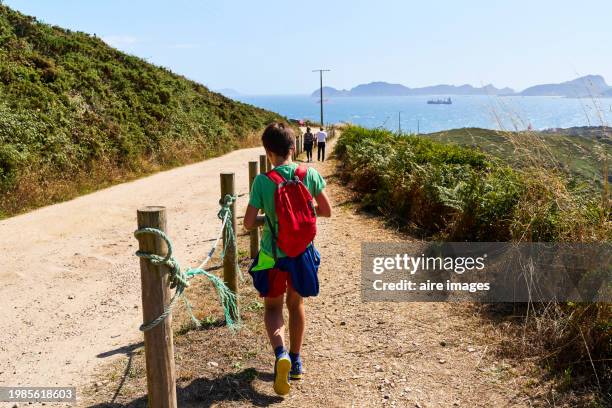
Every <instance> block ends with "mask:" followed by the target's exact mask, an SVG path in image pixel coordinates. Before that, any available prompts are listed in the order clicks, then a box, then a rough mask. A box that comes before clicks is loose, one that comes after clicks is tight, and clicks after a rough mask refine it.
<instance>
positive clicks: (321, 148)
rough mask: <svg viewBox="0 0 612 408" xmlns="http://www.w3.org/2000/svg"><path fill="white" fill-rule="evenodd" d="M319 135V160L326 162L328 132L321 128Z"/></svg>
mask: <svg viewBox="0 0 612 408" xmlns="http://www.w3.org/2000/svg"><path fill="white" fill-rule="evenodd" d="M320 129H321V130H319V132H318V133H317V160H319V161H325V142H326V141H327V132H325V130H323V127H321V128H320Z"/></svg>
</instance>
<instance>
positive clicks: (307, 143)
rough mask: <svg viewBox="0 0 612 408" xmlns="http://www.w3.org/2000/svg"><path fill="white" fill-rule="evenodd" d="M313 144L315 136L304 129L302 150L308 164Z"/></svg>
mask: <svg viewBox="0 0 612 408" xmlns="http://www.w3.org/2000/svg"><path fill="white" fill-rule="evenodd" d="M314 142H315V135H313V134H312V132H311V131H310V128H309V127H307V128H306V133H304V150H306V161H307V162H308V163H310V162H311V161H312V146H313V145H314Z"/></svg>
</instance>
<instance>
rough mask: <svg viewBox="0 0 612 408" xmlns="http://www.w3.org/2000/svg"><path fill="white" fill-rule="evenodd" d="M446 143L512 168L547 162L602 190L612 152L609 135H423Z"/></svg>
mask: <svg viewBox="0 0 612 408" xmlns="http://www.w3.org/2000/svg"><path fill="white" fill-rule="evenodd" d="M423 136H425V137H428V138H431V139H433V140H437V141H440V142H444V143H453V144H457V145H461V146H469V147H476V148H478V149H481V150H483V151H485V152H487V153H490V154H492V155H493V156H496V157H498V158H501V159H503V160H504V161H505V162H507V163H508V164H510V165H512V166H513V167H517V166H518V167H527V166H530V165H534V164H542V163H544V164H545V165H546V166H547V167H549V168H557V169H560V170H563V171H564V172H565V173H566V174H567V175H568V176H570V177H572V178H573V180H574V181H576V182H578V183H580V182H582V183H586V185H588V186H590V187H595V188H596V189H598V190H599V191H601V187H602V170H603V157H605V155H606V154H607V155H608V157H609V156H610V155H611V154H612V144H611V140H612V139H610V138H609V136H608V137H603V138H597V137H596V135H592V134H588V135H587V134H585V135H583V136H570V135H568V134H563V133H539V132H529V133H517V132H499V131H495V130H487V129H479V128H464V129H453V130H449V131H444V132H437V133H431V134H427V135H423Z"/></svg>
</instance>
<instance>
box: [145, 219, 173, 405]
mask: <svg viewBox="0 0 612 408" xmlns="http://www.w3.org/2000/svg"><path fill="white" fill-rule="evenodd" d="M137 220H138V229H141V228H147V227H149V228H157V229H159V230H161V231H163V232H166V208H165V207H144V208H141V209H139V210H138V211H137ZM138 248H139V250H140V251H143V252H148V253H152V254H157V255H161V256H163V255H165V254H166V253H167V251H168V248H167V246H166V243H165V242H164V241H163V240H162V239H161V238H160V237H158V236H157V235H153V234H142V235H140V236H138ZM168 272H169V271H168V267H167V266H165V265H153V264H152V263H151V261H149V260H148V259H144V258H140V279H141V288H142V319H143V322H144V323H148V322H150V321H152V320H154V319H155V318H157V317H158V316H159V315H161V314H162V313H163V312H164V306H165V305H167V304H168V303H169V302H170V298H171V294H170V285H168V275H169V274H168ZM144 347H145V362H146V368H147V398H148V404H147V406H148V407H152V408H176V407H177V404H176V373H175V369H174V340H173V338H172V315H169V316H168V317H167V318H166V319H164V320H163V321H162V322H161V323H159V324H158V325H157V326H155V327H153V328H152V329H150V330H147V331H145V332H144Z"/></svg>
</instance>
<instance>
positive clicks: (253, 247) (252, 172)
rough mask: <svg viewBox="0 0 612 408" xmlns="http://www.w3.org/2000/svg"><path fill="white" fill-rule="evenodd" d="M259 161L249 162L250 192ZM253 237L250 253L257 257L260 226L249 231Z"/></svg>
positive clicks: (252, 256)
mask: <svg viewBox="0 0 612 408" xmlns="http://www.w3.org/2000/svg"><path fill="white" fill-rule="evenodd" d="M258 170H259V169H258V168H257V162H256V161H250V162H249V192H250V191H252V189H253V182H254V181H255V177H256V176H257V172H258ZM249 235H250V238H251V247H250V250H251V251H250V255H251V258H253V259H254V258H255V257H256V256H257V254H258V253H259V228H253V230H251V232H250V233H249Z"/></svg>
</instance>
